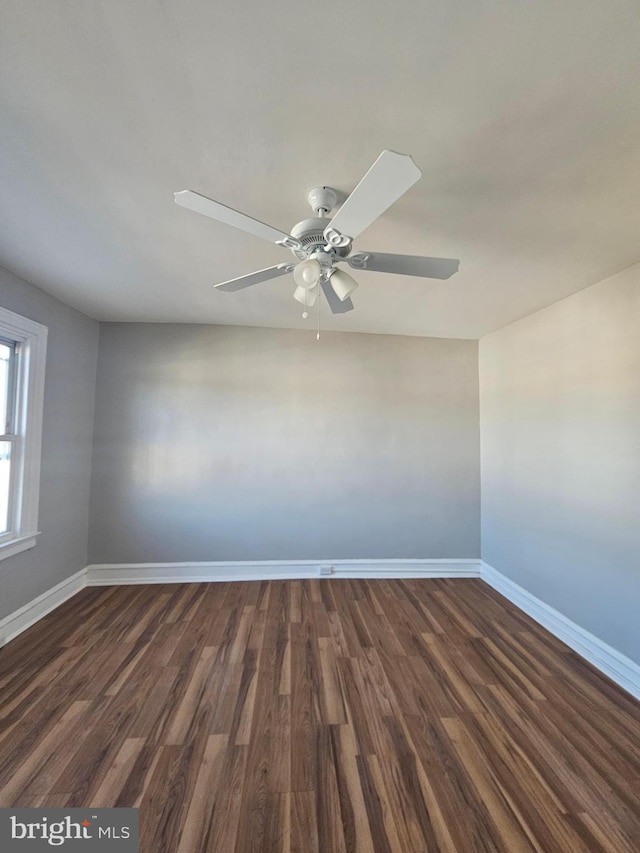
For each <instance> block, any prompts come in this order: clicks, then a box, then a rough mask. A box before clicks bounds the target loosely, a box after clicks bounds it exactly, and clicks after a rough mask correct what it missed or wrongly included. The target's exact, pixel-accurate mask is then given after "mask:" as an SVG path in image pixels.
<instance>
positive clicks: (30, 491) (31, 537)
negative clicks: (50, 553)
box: [0, 308, 47, 560]
mask: <svg viewBox="0 0 640 853" xmlns="http://www.w3.org/2000/svg"><path fill="white" fill-rule="evenodd" d="M46 349H47V329H46V327H45V326H41V325H40V324H39V323H34V322H33V321H32V320H27V319H26V318H25V317H21V316H20V315H19V314H14V313H13V312H11V311H7V310H5V309H4V308H0V560H1V559H4V558H5V557H10V556H11V555H12V554H17V553H18V552H19V551H25V550H26V549H27V548H32V547H33V546H34V545H35V542H36V536H37V535H38V498H39V492H40V445H41V437H42V404H43V397H44V371H45V360H46Z"/></svg>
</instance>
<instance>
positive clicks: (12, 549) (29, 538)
mask: <svg viewBox="0 0 640 853" xmlns="http://www.w3.org/2000/svg"><path fill="white" fill-rule="evenodd" d="M39 535H40V531H37V532H36V533H28V534H26V535H25V536H18V537H16V538H15V539H9V540H8V541H7V542H2V543H0V560H6V558H7V557H13V556H14V554H19V553H20V552H21V551H28V550H29V548H33V546H34V545H35V544H36V538H37V537H38V536H39Z"/></svg>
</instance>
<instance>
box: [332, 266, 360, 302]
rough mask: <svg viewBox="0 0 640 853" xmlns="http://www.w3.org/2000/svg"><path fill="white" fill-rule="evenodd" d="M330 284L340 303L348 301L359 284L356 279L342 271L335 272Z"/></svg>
mask: <svg viewBox="0 0 640 853" xmlns="http://www.w3.org/2000/svg"><path fill="white" fill-rule="evenodd" d="M329 284H330V285H331V287H332V288H333V292H334V293H335V295H336V296H337V297H338V299H339V300H340V302H344V300H345V299H348V298H349V296H351V294H352V293H353V291H354V290H355V289H356V287H357V286H358V282H357V281H356V280H355V278H352V276H350V275H349V273H347V272H343V271H342V270H334V271H333V273H332V274H331V278H330V279H329Z"/></svg>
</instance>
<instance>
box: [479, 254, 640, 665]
mask: <svg viewBox="0 0 640 853" xmlns="http://www.w3.org/2000/svg"><path fill="white" fill-rule="evenodd" d="M480 410H481V448H482V450H481V457H482V555H483V559H484V560H486V562H488V563H489V564H490V565H492V566H493V567H494V568H496V569H498V570H499V571H500V572H502V573H503V574H505V575H507V576H508V577H510V578H512V579H513V580H514V581H516V582H517V583H518V584H520V585H521V586H523V587H524V588H525V589H527V590H529V592H531V593H533V594H534V595H536V596H537V597H538V598H540V599H542V600H543V601H545V602H546V603H548V604H550V605H551V606H552V607H555V608H556V609H557V610H559V611H560V612H561V613H564V614H565V615H566V616H568V617H569V618H570V619H572V620H574V621H575V622H577V623H578V624H579V625H581V626H582V627H584V628H586V629H587V630H588V631H590V632H591V633H593V634H595V635H596V636H597V637H599V638H601V639H602V640H604V641H605V642H607V643H609V644H610V645H612V646H613V647H614V648H616V649H619V650H620V651H622V652H623V653H625V654H627V655H628V656H629V657H631V658H632V659H634V660H636V661H638V662H640V265H637V266H635V267H632V268H630V269H628V270H626V271H625V272H623V273H620V274H619V275H616V276H614V277H613V278H610V279H608V280H606V281H603V282H600V283H599V284H597V285H595V286H593V287H590V288H588V289H587V290H583V291H581V292H580V293H577V294H575V295H574V296H571V297H569V298H568V299H565V300H563V301H562V302H559V303H557V304H555V305H552V306H551V307H549V308H546V309H544V310H543V311H540V312H538V313H536V314H534V315H532V316H529V317H527V318H525V319H523V320H520V321H519V322H517V323H514V324H512V325H510V326H507V327H506V328H504V329H501V330H500V331H498V332H495V333H494V334H492V335H489V336H487V337H485V338H482V340H481V342H480Z"/></svg>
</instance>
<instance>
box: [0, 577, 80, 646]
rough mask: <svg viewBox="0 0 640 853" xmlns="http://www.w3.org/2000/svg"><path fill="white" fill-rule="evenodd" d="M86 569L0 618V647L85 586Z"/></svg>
mask: <svg viewBox="0 0 640 853" xmlns="http://www.w3.org/2000/svg"><path fill="white" fill-rule="evenodd" d="M86 576H87V570H86V569H81V570H80V571H79V572H76V573H75V575H71V577H69V578H65V579H64V580H63V581H61V582H60V583H59V584H56V586H54V587H52V589H49V590H47V592H43V593H42V595H39V596H38V597H37V598H34V599H33V601H30V602H29V603H28V604H25V605H24V607H20V608H19V609H18V610H15V611H14V612H13V613H10V614H9V615H8V616H5V617H4V619H0V648H2V646H4V645H5V644H6V643H8V642H9V640H13V638H14V637H17V636H18V634H22V632H23V631H26V630H27V628H30V627H31V626H32V625H35V623H36V622H39V621H40V619H42V618H43V617H44V616H46V615H47V613H51V611H52V610H55V609H56V607H59V606H60V605H61V604H63V603H64V602H65V601H67V599H69V598H71V596H72V595H75V594H76V593H77V592H80V590H81V589H84V588H85V586H86Z"/></svg>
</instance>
